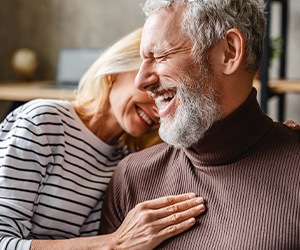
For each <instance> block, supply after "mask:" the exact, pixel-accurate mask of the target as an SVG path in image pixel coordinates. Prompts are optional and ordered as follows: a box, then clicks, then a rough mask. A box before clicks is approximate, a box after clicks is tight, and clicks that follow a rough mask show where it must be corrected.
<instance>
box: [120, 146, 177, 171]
mask: <svg viewBox="0 0 300 250" xmlns="http://www.w3.org/2000/svg"><path fill="white" fill-rule="evenodd" d="M179 152H180V149H177V148H174V147H173V146H171V145H168V144H167V143H165V142H162V143H160V144H157V145H154V146H152V147H149V148H146V149H143V150H141V151H138V152H135V153H131V154H129V155H128V156H126V157H125V158H124V159H123V160H122V161H121V162H120V163H119V166H118V167H119V168H122V169H123V170H125V169H126V171H133V172H136V171H137V169H138V171H144V170H145V169H147V170H149V171H150V170H151V168H153V169H155V168H156V167H157V166H158V165H162V163H163V164H164V165H166V164H165V163H167V162H169V161H171V160H173V159H174V158H176V157H177V155H178V154H179Z"/></svg>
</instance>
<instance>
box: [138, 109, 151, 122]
mask: <svg viewBox="0 0 300 250" xmlns="http://www.w3.org/2000/svg"><path fill="white" fill-rule="evenodd" d="M136 110H137V112H138V114H139V115H140V117H142V118H143V120H144V121H145V122H146V123H147V124H148V125H149V126H151V125H152V124H153V122H152V121H151V119H150V118H149V117H148V116H147V115H146V114H145V112H144V111H143V110H141V109H140V108H138V107H137V109H136Z"/></svg>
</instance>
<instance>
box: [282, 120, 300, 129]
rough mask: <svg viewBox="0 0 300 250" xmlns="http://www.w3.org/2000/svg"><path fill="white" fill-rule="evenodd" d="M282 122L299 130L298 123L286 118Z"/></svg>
mask: <svg viewBox="0 0 300 250" xmlns="http://www.w3.org/2000/svg"><path fill="white" fill-rule="evenodd" d="M283 124H284V125H286V126H288V127H289V128H290V129H292V130H300V124H298V123H296V122H294V121H292V120H287V121H285V122H284V123H283Z"/></svg>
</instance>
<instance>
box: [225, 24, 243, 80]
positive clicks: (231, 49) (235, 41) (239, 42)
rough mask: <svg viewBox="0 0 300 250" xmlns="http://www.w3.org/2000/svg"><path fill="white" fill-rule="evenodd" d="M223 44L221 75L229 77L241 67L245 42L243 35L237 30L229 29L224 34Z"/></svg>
mask: <svg viewBox="0 0 300 250" xmlns="http://www.w3.org/2000/svg"><path fill="white" fill-rule="evenodd" d="M223 42H224V43H225V49H224V54H223V58H222V64H223V73H224V74H225V75H230V74H232V73H234V72H235V71H236V70H237V69H238V68H239V67H240V65H241V63H242V61H243V58H244V53H245V40H244V37H243V34H242V33H241V32H240V31H239V30H238V29H230V30H228V31H227V32H226V33H225V37H224V40H223Z"/></svg>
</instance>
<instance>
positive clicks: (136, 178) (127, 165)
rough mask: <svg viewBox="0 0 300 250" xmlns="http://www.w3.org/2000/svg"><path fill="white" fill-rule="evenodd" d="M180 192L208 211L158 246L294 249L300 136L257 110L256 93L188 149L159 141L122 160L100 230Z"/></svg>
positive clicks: (297, 243)
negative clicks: (144, 205) (143, 203)
mask: <svg viewBox="0 0 300 250" xmlns="http://www.w3.org/2000/svg"><path fill="white" fill-rule="evenodd" d="M186 192H196V193H197V194H199V195H200V196H203V197H204V198H205V199H206V201H207V204H206V205H207V212H206V213H205V214H204V215H201V216H199V217H198V224H197V225H196V226H195V227H193V228H192V229H190V230H188V231H187V232H185V233H183V234H180V235H179V236H176V237H173V238H172V239H170V240H168V241H166V242H164V243H163V244H161V245H160V246H159V248H160V249H272V250H273V249H300V137H299V135H297V134H296V133H294V132H293V131H291V130H290V129H288V128H286V127H285V126H284V125H281V124H278V123H274V122H272V120H271V119H270V118H268V117H267V116H265V115H264V114H263V112H262V111H261V109H260V107H259V105H258V103H257V100H256V91H255V90H253V91H252V93H251V95H250V96H249V98H248V99H247V101H246V102H245V103H244V104H243V105H242V106H241V107H240V108H238V109H237V110H236V111H235V112H233V113H232V114H231V115H230V116H228V117H227V118H226V119H223V120H221V121H219V122H217V123H216V124H214V125H213V127H212V128H211V129H210V130H209V131H208V132H207V134H206V135H205V137H204V138H203V139H201V140H200V141H199V142H198V143H197V144H196V145H194V146H193V148H191V149H188V150H187V149H185V150H182V149H175V148H173V147H171V146H168V145H167V144H165V143H163V144H160V145H157V146H155V147H152V148H150V149H147V150H145V151H142V152H138V153H135V154H131V155H129V156H128V157H127V158H126V159H124V160H123V161H122V162H121V163H120V164H119V166H118V167H117V169H116V171H115V175H114V177H113V179H112V181H111V183H110V186H109V189H108V191H107V195H106V200H105V203H104V208H103V215H102V219H101V232H102V233H110V232H112V231H114V230H115V229H116V228H117V227H118V226H119V225H120V224H121V222H122V220H123V219H124V217H125V216H126V214H127V213H128V212H129V210H130V209H131V208H133V207H134V206H135V205H136V204H137V203H139V202H141V201H144V200H149V199H153V198H157V197H160V196H165V195H170V194H180V193H186Z"/></svg>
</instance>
